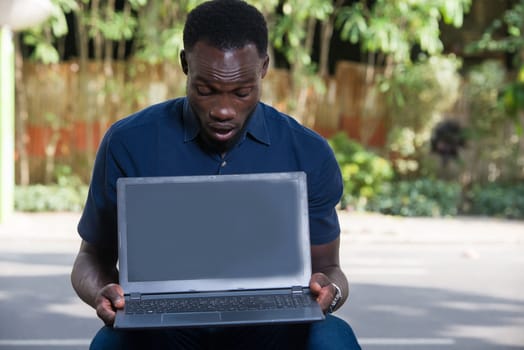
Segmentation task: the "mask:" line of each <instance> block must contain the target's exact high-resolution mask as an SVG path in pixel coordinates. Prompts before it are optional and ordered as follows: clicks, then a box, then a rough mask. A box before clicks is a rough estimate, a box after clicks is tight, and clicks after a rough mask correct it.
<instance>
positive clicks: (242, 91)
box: [235, 88, 252, 97]
mask: <svg viewBox="0 0 524 350" xmlns="http://www.w3.org/2000/svg"><path fill="white" fill-rule="evenodd" d="M251 90H252V89H251V88H249V89H239V90H235V95H237V96H238V97H248V96H249V94H250V93H251Z"/></svg>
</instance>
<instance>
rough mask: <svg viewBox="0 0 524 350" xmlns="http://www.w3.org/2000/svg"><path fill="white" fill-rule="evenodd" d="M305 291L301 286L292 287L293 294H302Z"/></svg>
mask: <svg viewBox="0 0 524 350" xmlns="http://www.w3.org/2000/svg"><path fill="white" fill-rule="evenodd" d="M302 293H304V291H303V290H302V287H301V286H293V287H291V294H302Z"/></svg>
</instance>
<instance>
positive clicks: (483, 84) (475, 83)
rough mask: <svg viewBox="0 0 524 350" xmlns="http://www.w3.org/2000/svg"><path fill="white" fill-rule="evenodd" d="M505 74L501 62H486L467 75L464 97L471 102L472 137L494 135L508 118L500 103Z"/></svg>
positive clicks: (470, 123)
mask: <svg viewBox="0 0 524 350" xmlns="http://www.w3.org/2000/svg"><path fill="white" fill-rule="evenodd" d="M505 74H506V73H505V69H504V67H503V66H502V64H501V63H500V62H499V61H485V62H483V63H482V64H480V65H478V66H475V67H473V68H472V69H471V70H470V71H469V72H468V73H467V75H466V78H467V84H466V86H465V91H464V95H465V97H466V99H467V100H468V101H469V103H468V106H469V108H470V115H471V118H470V121H469V129H470V132H471V133H473V134H472V135H471V137H474V138H481V137H483V136H489V135H493V134H494V131H495V130H496V129H499V126H500V125H501V124H502V123H503V122H504V119H505V117H506V116H505V113H504V109H503V108H502V105H501V104H500V103H499V91H500V90H501V89H502V87H503V86H504V82H505Z"/></svg>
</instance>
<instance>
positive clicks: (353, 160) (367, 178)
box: [329, 133, 393, 209]
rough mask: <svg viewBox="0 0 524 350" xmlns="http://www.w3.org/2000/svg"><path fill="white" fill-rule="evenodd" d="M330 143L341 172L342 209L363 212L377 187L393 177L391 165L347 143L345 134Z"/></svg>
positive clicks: (357, 145) (347, 139)
mask: <svg viewBox="0 0 524 350" xmlns="http://www.w3.org/2000/svg"><path fill="white" fill-rule="evenodd" d="M329 143H330V145H331V147H332V148H333V151H334V152H335V157H336V159H337V161H338V164H339V166H340V170H341V172H342V179H343V181H344V194H343V197H342V200H341V206H342V208H345V207H347V206H352V207H355V208H357V209H363V208H364V207H365V204H366V202H367V201H368V200H369V199H370V198H372V197H373V196H375V195H376V193H377V191H378V189H379V188H380V186H381V185H382V184H383V183H384V182H387V181H389V180H390V179H391V178H392V177H393V169H392V167H391V165H390V163H389V162H388V161H387V160H386V159H384V158H382V157H380V156H378V155H376V154H374V153H373V152H371V151H368V150H366V149H364V147H363V146H362V145H360V144H359V143H358V142H355V141H352V140H350V139H349V138H348V137H347V136H346V135H345V134H344V133H338V134H336V135H335V136H333V137H332V138H331V139H330V140H329Z"/></svg>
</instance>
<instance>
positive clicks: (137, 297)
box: [129, 293, 141, 300]
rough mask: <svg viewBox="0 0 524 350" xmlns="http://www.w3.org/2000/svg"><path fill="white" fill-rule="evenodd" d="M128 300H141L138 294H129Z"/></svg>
mask: <svg viewBox="0 0 524 350" xmlns="http://www.w3.org/2000/svg"><path fill="white" fill-rule="evenodd" d="M129 299H131V300H140V299H141V296H140V293H131V294H129Z"/></svg>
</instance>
